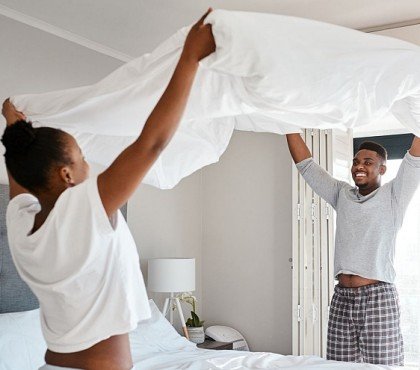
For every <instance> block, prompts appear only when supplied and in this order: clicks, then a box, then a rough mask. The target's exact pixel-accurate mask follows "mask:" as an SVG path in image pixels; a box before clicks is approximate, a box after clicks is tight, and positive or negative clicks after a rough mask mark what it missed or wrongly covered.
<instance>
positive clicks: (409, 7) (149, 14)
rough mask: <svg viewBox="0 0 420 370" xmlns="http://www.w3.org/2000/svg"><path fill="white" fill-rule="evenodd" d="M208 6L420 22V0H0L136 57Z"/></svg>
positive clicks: (335, 19) (355, 23) (364, 21)
mask: <svg viewBox="0 0 420 370" xmlns="http://www.w3.org/2000/svg"><path fill="white" fill-rule="evenodd" d="M208 6H212V7H214V8H225V9H237V10H248V11H261V12H272V13H279V14H286V15H294V16H300V17H305V18H311V19H316V20H322V21H325V22H330V23H335V24H340V25H343V26H347V27H351V28H357V29H365V28H371V27H376V26H382V25H387V24H393V23H401V22H403V23H404V22H412V21H418V22H420V1H419V0H206V1H204V0H122V1H115V0H83V1H82V0H36V1H34V0H0V14H1V13H2V10H3V13H5V12H7V11H8V10H9V11H10V10H13V11H16V12H18V14H23V15H27V16H30V17H33V18H35V19H38V20H41V21H43V22H47V23H48V24H50V25H53V26H57V27H60V28H62V29H64V30H67V31H70V32H72V33H74V34H76V35H80V36H83V37H84V38H87V39H89V40H92V41H95V42H98V43H100V44H103V45H106V46H108V47H110V48H113V49H115V50H117V51H119V52H122V53H125V54H128V55H130V56H137V55H140V54H142V53H144V51H145V50H152V49H153V48H154V47H155V46H156V45H158V44H159V43H160V42H161V41H163V39H164V38H166V37H168V36H169V35H171V34H172V33H173V32H175V31H176V30H177V29H179V28H180V27H182V26H184V25H186V24H189V23H191V22H192V21H193V20H195V19H196V18H197V17H199V15H200V14H201V13H202V12H204V10H205V9H206V8H207V7H208ZM162 29H164V30H165V34H163V33H162V32H161V30H162Z"/></svg>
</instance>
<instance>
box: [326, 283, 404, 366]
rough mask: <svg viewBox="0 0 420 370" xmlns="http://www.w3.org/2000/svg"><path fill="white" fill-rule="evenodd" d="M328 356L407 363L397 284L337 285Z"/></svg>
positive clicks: (329, 323) (332, 303)
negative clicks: (346, 286)
mask: <svg viewBox="0 0 420 370" xmlns="http://www.w3.org/2000/svg"><path fill="white" fill-rule="evenodd" d="M327 359H329V360H336V361H348V362H366V363H371V364H381V365H394V366H395V365H401V366H402V365H403V364H404V353H403V339H402V335H401V330H400V307H399V300H398V293H397V291H396V289H395V286H394V285H393V284H389V283H384V282H380V283H378V284H373V285H366V286H363V287H360V288H344V287H340V286H338V285H337V286H336V287H335V290H334V295H333V298H332V301H331V305H330V317H329V322H328V344H327Z"/></svg>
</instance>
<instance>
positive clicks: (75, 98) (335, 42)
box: [0, 10, 420, 188]
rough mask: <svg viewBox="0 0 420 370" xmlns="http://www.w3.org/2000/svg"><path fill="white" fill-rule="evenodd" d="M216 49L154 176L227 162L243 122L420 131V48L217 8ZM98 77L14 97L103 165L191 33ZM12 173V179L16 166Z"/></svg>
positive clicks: (138, 124)
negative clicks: (388, 121)
mask: <svg viewBox="0 0 420 370" xmlns="http://www.w3.org/2000/svg"><path fill="white" fill-rule="evenodd" d="M207 22H209V23H211V24H212V25H213V32H214V35H215V39H216V44H217V50H216V53H214V54H213V55H211V56H210V57H208V58H206V59H205V60H204V61H202V63H201V66H202V68H200V70H199V72H198V75H197V78H196V81H195V84H194V87H193V90H192V93H191V97H190V101H189V103H188V106H187V109H186V112H185V115H184V118H183V121H182V124H181V127H180V129H179V131H178V132H177V134H176V135H175V137H174V139H173V141H172V142H171V143H170V145H169V146H168V148H167V149H166V150H165V151H164V152H163V153H162V155H161V156H160V158H159V159H158V161H157V162H156V164H155V165H154V166H153V168H152V169H151V171H150V172H149V174H148V175H147V177H146V178H145V180H144V182H145V183H147V184H151V185H154V186H156V187H159V188H172V187H173V186H175V185H176V184H177V183H178V182H179V181H180V180H181V179H182V178H183V177H185V176H188V175H189V174H191V173H192V172H194V171H196V170H197V169H199V168H201V167H203V166H205V165H208V164H210V163H213V162H216V161H217V160H218V159H219V157H220V156H221V154H222V153H223V152H224V150H225V149H226V147H227V145H228V143H229V140H230V137H231V135H232V132H233V129H238V130H249V131H263V132H275V133H287V132H296V131H299V129H300V128H302V127H315V128H331V127H354V126H359V125H366V124H368V123H369V122H372V121H377V120H380V119H382V118H383V117H384V116H386V115H387V114H390V113H393V114H394V115H396V116H397V117H398V118H399V119H400V120H401V121H402V123H403V124H404V125H406V127H407V128H408V129H409V130H411V131H412V132H414V133H416V134H417V135H420V68H418V66H419V65H420V48H419V47H418V46H415V45H412V44H410V43H407V42H404V41H401V40H396V39H392V38H387V37H383V36H377V35H371V34H365V33H362V32H358V31H354V30H350V29H346V28H343V27H338V26H334V25H329V24H324V23H320V22H316V21H311V20H306V19H299V18H294V17H287V16H280V15H273V14H262V13H246V12H229V11H223V10H216V11H214V12H213V13H211V14H210V16H209V17H208V19H207ZM186 32H187V29H183V30H180V31H179V32H178V33H176V34H175V35H174V36H173V37H171V38H170V39H168V40H167V41H166V42H164V43H163V44H162V45H160V46H159V47H158V48H157V49H156V50H155V51H153V52H152V53H151V54H147V55H144V56H143V57H141V58H138V59H136V60H133V61H132V62H130V63H128V64H127V65H125V66H123V67H121V68H119V69H118V70H117V71H115V72H113V73H112V74H111V75H109V76H108V77H106V78H105V79H103V80H102V81H100V82H98V83H97V84H94V85H91V86H86V87H81V88H76V89H71V90H66V91H59V92H52V93H47V94H40V95H25V96H17V97H14V98H12V101H13V102H14V104H15V105H16V106H17V107H18V109H20V110H22V111H23V112H25V113H26V114H27V115H28V117H29V118H30V119H31V120H32V121H34V122H37V123H38V124H39V125H46V126H52V127H58V128H62V129H65V130H67V131H69V132H70V133H72V134H73V135H74V136H75V137H76V138H77V140H78V141H79V144H80V145H81V147H82V149H83V151H84V152H85V154H86V157H87V159H88V160H89V161H90V162H91V163H92V164H93V165H94V167H97V168H98V169H101V168H103V167H104V166H108V165H109V164H110V163H111V162H112V160H113V159H114V158H115V156H116V155H117V154H118V153H119V152H120V151H121V150H122V149H123V148H124V147H126V146H127V145H128V144H129V143H131V142H132V141H133V140H134V139H135V138H136V136H137V135H138V133H139V132H140V130H141V128H142V126H143V125H144V122H145V120H146V118H147V116H148V114H149V113H150V111H151V110H152V109H153V107H154V105H155V104H156V102H157V100H158V98H159V97H160V95H161V94H162V92H163V90H164V88H165V87H166V85H167V83H168V81H169V78H170V76H171V74H172V71H173V70H174V68H175V65H176V62H177V60H178V58H179V54H180V51H181V48H182V45H183V42H184V39H185V35H186ZM2 173H3V176H1V178H0V180H1V181H3V182H5V181H6V177H5V171H4V168H3V171H2Z"/></svg>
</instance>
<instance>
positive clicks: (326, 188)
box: [296, 158, 348, 209]
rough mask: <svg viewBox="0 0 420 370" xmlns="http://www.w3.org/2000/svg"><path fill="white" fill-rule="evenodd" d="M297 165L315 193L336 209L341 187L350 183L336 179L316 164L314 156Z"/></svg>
mask: <svg viewBox="0 0 420 370" xmlns="http://www.w3.org/2000/svg"><path fill="white" fill-rule="evenodd" d="M296 167H297V169H298V171H299V172H300V174H301V175H302V176H303V178H304V179H305V181H306V182H307V183H308V185H309V186H310V187H311V188H312V189H313V190H314V191H315V193H317V194H318V195H319V196H320V197H321V198H322V199H324V200H325V201H326V202H327V203H329V204H331V206H332V207H333V208H334V209H335V208H336V207H337V201H338V195H339V193H340V190H341V188H342V187H343V186H345V185H348V184H347V183H346V182H344V181H339V180H336V179H334V178H333V177H332V176H331V175H330V174H329V173H328V172H327V171H325V170H324V169H323V168H322V167H321V166H319V165H318V164H316V163H315V162H314V160H313V159H312V158H307V159H304V160H303V161H301V162H299V163H297V164H296Z"/></svg>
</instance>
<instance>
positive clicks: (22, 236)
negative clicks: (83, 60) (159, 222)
mask: <svg viewBox="0 0 420 370" xmlns="http://www.w3.org/2000/svg"><path fill="white" fill-rule="evenodd" d="M40 209H41V207H40V204H39V202H38V200H37V198H35V197H34V196H33V195H30V194H21V195H18V196H16V197H15V198H13V199H12V200H11V201H10V203H9V206H8V208H7V230H8V238H9V244H10V251H11V254H12V257H13V260H14V262H15V265H16V268H17V270H18V272H19V274H20V276H21V277H22V279H23V280H24V281H25V282H26V283H27V284H28V285H29V287H30V288H31V289H32V291H33V292H34V293H35V295H36V296H37V298H38V300H39V303H40V313H41V326H42V331H43V334H44V337H45V340H46V342H47V345H48V349H50V350H51V351H54V352H59V353H69V352H77V351H82V350H84V349H87V348H89V347H91V346H93V345H94V344H96V343H98V342H100V341H101V340H104V339H107V338H109V337H110V336H113V335H118V334H124V333H128V332H129V331H130V330H132V329H134V328H135V327H136V326H137V323H138V322H139V321H140V320H144V319H147V318H149V317H150V308H149V303H148V300H147V293H146V288H145V286H144V281H143V276H142V274H141V271H140V264H139V256H138V253H137V248H136V245H135V242H134V240H133V237H132V236H131V233H130V231H129V229H128V226H127V224H126V222H125V220H124V218H123V216H122V215H121V213H120V212H117V213H116V214H115V215H114V216H113V217H112V218H111V219H109V218H108V216H107V214H106V212H105V209H104V207H103V205H102V201H101V198H100V196H99V192H98V186H97V178H91V179H88V180H86V181H85V182H83V183H82V184H80V185H77V186H75V187H72V188H69V189H67V190H65V191H64V192H63V193H62V194H61V195H60V197H59V198H58V199H57V202H56V203H55V206H54V208H53V209H52V210H51V212H50V214H49V215H48V218H47V219H46V220H45V222H44V224H43V225H42V226H41V227H40V228H39V229H38V230H37V231H36V232H35V233H33V234H31V230H32V229H33V226H34V219H35V215H36V214H37V213H38V212H39V211H40Z"/></svg>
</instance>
